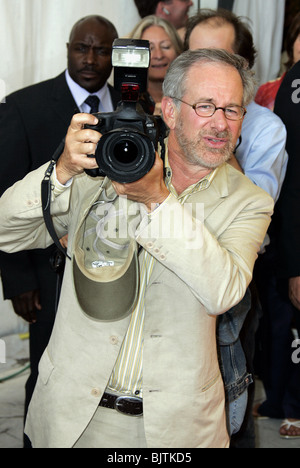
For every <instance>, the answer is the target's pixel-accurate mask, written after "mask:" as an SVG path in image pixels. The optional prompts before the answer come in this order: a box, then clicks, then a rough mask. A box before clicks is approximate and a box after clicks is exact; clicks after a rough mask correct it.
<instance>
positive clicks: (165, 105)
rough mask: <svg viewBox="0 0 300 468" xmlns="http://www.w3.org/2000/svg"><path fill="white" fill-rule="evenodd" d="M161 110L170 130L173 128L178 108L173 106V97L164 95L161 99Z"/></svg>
mask: <svg viewBox="0 0 300 468" xmlns="http://www.w3.org/2000/svg"><path fill="white" fill-rule="evenodd" d="M161 110H162V113H163V118H164V122H165V124H166V125H167V126H168V127H169V129H170V130H174V128H175V126H176V119H177V114H178V109H177V107H176V106H175V104H174V101H173V99H171V98H170V97H165V96H164V97H163V98H162V101H161Z"/></svg>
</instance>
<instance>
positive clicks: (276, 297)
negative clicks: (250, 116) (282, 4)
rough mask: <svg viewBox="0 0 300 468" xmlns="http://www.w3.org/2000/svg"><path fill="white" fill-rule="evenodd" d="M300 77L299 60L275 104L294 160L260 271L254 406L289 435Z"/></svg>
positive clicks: (298, 327)
mask: <svg viewBox="0 0 300 468" xmlns="http://www.w3.org/2000/svg"><path fill="white" fill-rule="evenodd" d="M299 79H300V61H298V62H297V63H296V64H295V65H294V66H293V67H292V68H291V70H290V71H289V72H287V74H286V76H285V78H284V80H283V82H282V85H281V86H280V88H279V90H278V93H277V96H276V100H275V107H274V112H275V113H276V114H277V115H279V116H280V118H281V119H282V120H283V122H284V123H285V125H286V128H287V151H288V153H289V162H288V168H287V173H286V178H285V181H284V184H283V187H282V191H281V195H280V197H279V200H278V202H277V204H276V206H275V212H274V217H273V221H272V224H271V229H270V237H271V244H270V246H269V248H268V250H267V254H268V257H267V258H268V263H267V264H266V265H265V268H264V269H263V270H262V271H261V275H260V284H261V288H262V290H263V292H264V295H262V297H263V299H264V300H263V303H262V306H263V310H264V316H263V318H264V321H263V323H262V327H261V328H262V338H263V339H262V351H261V355H262V357H263V372H262V380H263V384H264V388H265V393H266V399H265V401H263V402H260V403H259V404H257V405H256V406H255V408H254V411H255V414H256V416H257V417H264V418H274V419H282V424H281V427H280V429H279V434H280V436H281V437H283V438H285V439H299V438H300V363H299V352H297V349H299V344H300V342H299V340H298V341H297V340H296V335H297V333H298V337H299V336H300V225H299V205H300V185H299V176H300V159H299V146H300V122H299V110H300V99H299V96H300V86H299V83H300V81H299ZM295 331H296V333H295Z"/></svg>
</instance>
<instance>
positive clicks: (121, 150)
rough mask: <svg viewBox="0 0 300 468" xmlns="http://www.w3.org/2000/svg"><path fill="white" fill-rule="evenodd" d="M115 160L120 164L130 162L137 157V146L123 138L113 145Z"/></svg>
mask: <svg viewBox="0 0 300 468" xmlns="http://www.w3.org/2000/svg"><path fill="white" fill-rule="evenodd" d="M114 157H115V160H116V161H117V162H119V163H121V164H132V163H133V162H134V161H135V160H136V159H137V157H138V148H137V146H136V144H135V143H133V142H132V141H130V140H123V141H120V143H117V144H116V145H115V147H114Z"/></svg>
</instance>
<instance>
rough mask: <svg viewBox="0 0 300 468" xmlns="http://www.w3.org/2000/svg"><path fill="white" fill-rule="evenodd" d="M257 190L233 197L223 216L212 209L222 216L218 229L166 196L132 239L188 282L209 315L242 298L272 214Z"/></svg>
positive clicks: (270, 202) (265, 197)
mask: <svg viewBox="0 0 300 468" xmlns="http://www.w3.org/2000/svg"><path fill="white" fill-rule="evenodd" d="M258 190H260V189H258ZM262 193H263V192H262V191H261V193H260V192H259V195H258V196H256V197H254V198H253V199H252V198H251V197H250V196H249V197H248V202H244V205H243V206H242V204H241V203H240V204H239V203H238V201H237V199H236V198H235V202H236V203H235V207H234V205H232V209H231V210H230V212H229V211H228V214H227V216H225V215H224V214H222V212H221V210H222V209H223V205H221V207H220V212H218V213H214V215H215V216H218V214H219V216H220V217H222V219H223V220H224V223H223V228H222V229H221V230H219V232H216V231H215V232H212V231H211V230H210V229H209V228H208V226H207V225H206V222H203V221H201V220H199V219H197V218H196V217H195V216H193V213H190V212H189V210H187V209H186V206H184V205H183V206H182V205H181V204H180V203H179V202H178V200H177V199H176V198H175V197H174V196H173V195H170V196H169V197H168V199H167V200H166V201H165V202H164V203H163V204H162V205H161V206H160V207H159V208H158V209H157V210H155V211H154V214H153V215H151V216H150V217H148V219H146V218H144V219H143V221H142V223H141V225H140V226H139V228H138V230H137V233H136V234H137V237H136V238H137V241H138V242H139V243H140V244H141V245H142V246H143V247H144V248H145V249H146V250H148V251H149V252H150V253H151V255H153V256H154V257H155V258H156V259H157V260H158V261H159V262H161V263H162V264H163V265H164V266H165V267H167V268H168V269H170V270H171V271H173V272H174V273H175V274H176V275H177V276H178V277H179V278H180V279H181V280H182V281H184V282H185V283H186V284H187V285H188V286H189V288H190V289H191V291H192V292H193V294H194V295H195V296H196V297H197V299H198V300H199V301H200V302H201V303H202V304H203V305H204V307H205V308H206V310H207V312H208V313H209V314H211V315H219V314H222V313H224V312H226V311H228V310H229V309H230V308H231V307H233V306H234V305H236V304H238V303H239V302H240V301H241V300H242V298H243V297H244V295H245V293H246V289H247V287H248V285H249V283H250V281H251V279H252V273H253V267H254V263H255V260H256V258H257V253H258V252H259V250H260V246H261V244H262V242H263V240H264V237H265V234H266V231H267V229H268V226H269V224H270V221H271V215H272V212H273V200H272V199H271V198H270V197H269V196H268V195H267V194H265V195H262ZM170 220H171V222H170ZM169 226H172V228H171V231H170V229H169Z"/></svg>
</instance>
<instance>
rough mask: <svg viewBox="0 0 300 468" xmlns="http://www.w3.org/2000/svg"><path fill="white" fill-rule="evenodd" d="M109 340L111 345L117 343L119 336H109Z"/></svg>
mask: <svg viewBox="0 0 300 468" xmlns="http://www.w3.org/2000/svg"><path fill="white" fill-rule="evenodd" d="M109 341H110V343H111V344H112V345H117V344H118V343H119V338H118V337H117V336H111V337H110V339H109Z"/></svg>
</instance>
